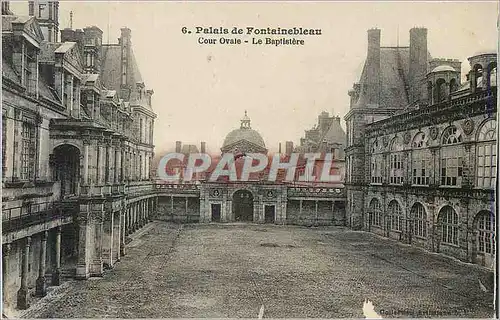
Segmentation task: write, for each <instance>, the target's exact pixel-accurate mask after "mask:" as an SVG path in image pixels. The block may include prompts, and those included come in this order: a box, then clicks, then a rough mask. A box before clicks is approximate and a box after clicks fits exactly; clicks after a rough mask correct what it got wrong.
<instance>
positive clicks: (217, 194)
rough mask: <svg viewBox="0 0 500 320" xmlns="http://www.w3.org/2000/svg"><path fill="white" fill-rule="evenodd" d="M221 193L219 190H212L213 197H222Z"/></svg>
mask: <svg viewBox="0 0 500 320" xmlns="http://www.w3.org/2000/svg"><path fill="white" fill-rule="evenodd" d="M220 195H221V192H220V190H219V189H215V190H212V196H213V197H220Z"/></svg>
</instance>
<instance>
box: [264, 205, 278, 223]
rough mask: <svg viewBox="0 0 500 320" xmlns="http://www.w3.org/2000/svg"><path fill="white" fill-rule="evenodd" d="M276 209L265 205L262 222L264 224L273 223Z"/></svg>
mask: <svg viewBox="0 0 500 320" xmlns="http://www.w3.org/2000/svg"><path fill="white" fill-rule="evenodd" d="M275 211H276V207H275V206H274V205H266V206H265V209H264V220H265V222H266V223H274V220H275Z"/></svg>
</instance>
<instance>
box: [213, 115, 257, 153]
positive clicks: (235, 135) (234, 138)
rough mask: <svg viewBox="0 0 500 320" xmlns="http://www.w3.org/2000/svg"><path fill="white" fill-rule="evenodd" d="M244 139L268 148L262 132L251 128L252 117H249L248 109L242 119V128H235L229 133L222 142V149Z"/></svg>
mask: <svg viewBox="0 0 500 320" xmlns="http://www.w3.org/2000/svg"><path fill="white" fill-rule="evenodd" d="M242 140H246V141H248V142H250V143H252V144H255V145H257V146H259V147H261V148H263V149H265V148H266V144H265V143H264V139H262V136H261V135H260V133H258V132H257V131H256V130H254V129H252V128H251V126H250V118H249V117H248V115H247V112H246V111H245V116H244V117H243V119H241V126H240V128H239V129H234V130H233V131H231V132H229V133H228V134H227V136H226V138H225V139H224V143H223V144H222V149H225V148H226V147H228V146H230V145H232V144H234V143H236V142H238V141H242Z"/></svg>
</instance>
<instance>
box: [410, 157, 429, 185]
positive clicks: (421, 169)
mask: <svg viewBox="0 0 500 320" xmlns="http://www.w3.org/2000/svg"><path fill="white" fill-rule="evenodd" d="M412 160H413V161H412V171H411V172H412V183H413V184H414V185H424V186H425V185H429V182H430V168H432V166H431V157H430V154H429V153H428V152H427V150H414V151H413V154H412Z"/></svg>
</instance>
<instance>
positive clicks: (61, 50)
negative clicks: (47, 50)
mask: <svg viewBox="0 0 500 320" xmlns="http://www.w3.org/2000/svg"><path fill="white" fill-rule="evenodd" d="M75 45H76V42H70V41H67V42H63V43H62V44H61V45H60V46H59V47H57V49H56V50H55V51H54V53H66V52H68V50H70V49H71V48H73V47H74V46H75Z"/></svg>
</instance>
